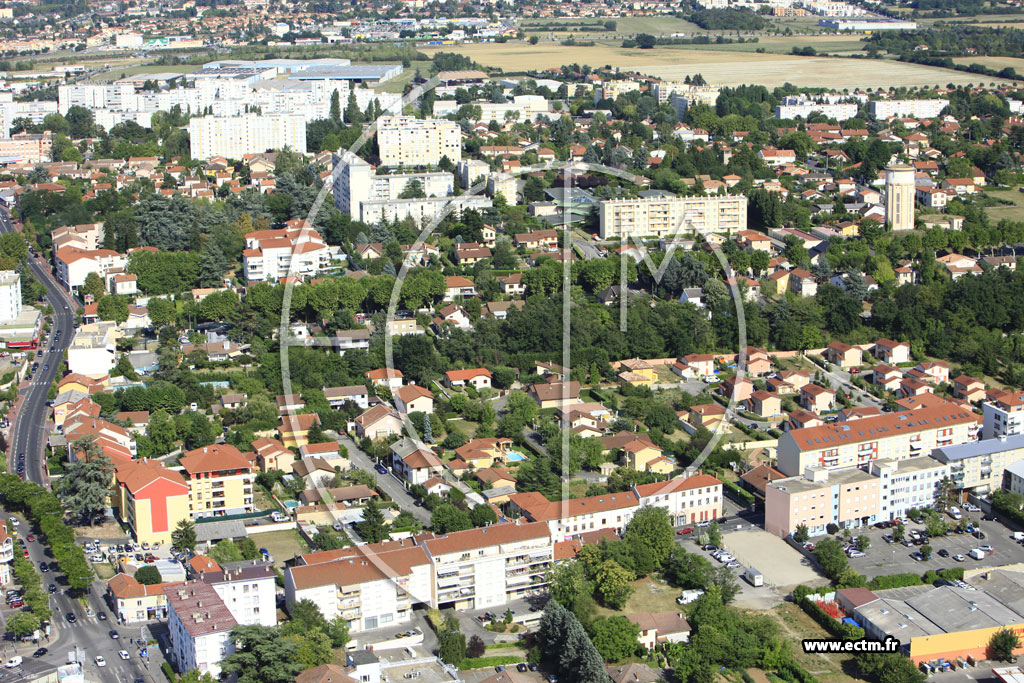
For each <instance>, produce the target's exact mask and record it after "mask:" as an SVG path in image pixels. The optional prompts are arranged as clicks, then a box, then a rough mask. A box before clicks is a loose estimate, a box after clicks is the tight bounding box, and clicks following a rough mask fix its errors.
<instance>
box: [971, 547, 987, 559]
mask: <svg viewBox="0 0 1024 683" xmlns="http://www.w3.org/2000/svg"><path fill="white" fill-rule="evenodd" d="M967 554H968V555H970V556H971V557H972V558H974V559H975V560H983V559H985V551H984V550H978V549H977V548H971V552H969V553H967Z"/></svg>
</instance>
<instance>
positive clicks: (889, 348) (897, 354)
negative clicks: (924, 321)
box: [871, 337, 910, 365]
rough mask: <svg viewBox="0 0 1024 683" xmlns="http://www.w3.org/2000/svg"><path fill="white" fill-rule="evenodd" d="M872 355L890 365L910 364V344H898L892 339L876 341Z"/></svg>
mask: <svg viewBox="0 0 1024 683" xmlns="http://www.w3.org/2000/svg"><path fill="white" fill-rule="evenodd" d="M871 354H872V355H873V356H874V357H875V358H877V359H879V360H880V361H882V362H883V363H888V364H889V365H898V364H900V363H909V362H910V344H908V343H906V342H897V341H893V340H892V339H886V338H884V337H883V338H881V339H876V340H875V345H874V346H872V347H871Z"/></svg>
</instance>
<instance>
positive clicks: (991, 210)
mask: <svg viewBox="0 0 1024 683" xmlns="http://www.w3.org/2000/svg"><path fill="white" fill-rule="evenodd" d="M985 194H986V195H987V196H989V197H991V198H993V199H998V200H1000V201H1003V202H1011V204H1009V205H1006V204H1000V205H996V206H987V207H985V213H987V214H988V217H989V218H990V219H992V220H993V221H1000V220H1002V219H1004V218H1006V219H1009V220H1011V221H1024V193H1022V192H1019V191H1018V188H1016V187H1014V188H1011V189H999V190H995V189H988V190H985Z"/></svg>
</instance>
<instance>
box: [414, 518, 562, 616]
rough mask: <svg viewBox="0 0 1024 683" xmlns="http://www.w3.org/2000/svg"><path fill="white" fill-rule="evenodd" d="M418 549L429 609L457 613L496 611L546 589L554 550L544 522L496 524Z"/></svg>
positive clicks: (445, 537) (442, 538) (425, 543)
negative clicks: (427, 574) (426, 566)
mask: <svg viewBox="0 0 1024 683" xmlns="http://www.w3.org/2000/svg"><path fill="white" fill-rule="evenodd" d="M421 545H422V546H423V548H424V550H425V551H426V554H427V557H429V558H430V561H431V566H432V569H433V574H434V586H433V591H434V592H433V596H432V604H433V605H435V606H437V607H439V608H446V607H452V608H454V609H457V610H463V609H481V608H484V607H499V606H501V605H505V604H507V603H509V602H510V601H512V600H515V599H518V598H522V597H525V596H526V595H529V594H530V593H533V592H535V591H537V590H539V589H541V588H542V587H543V586H546V585H547V580H546V575H547V572H548V570H549V569H550V568H551V566H552V563H553V562H554V552H555V546H554V542H553V541H552V537H551V535H550V534H549V532H548V526H547V524H544V523H539V522H538V523H533V524H495V525H492V526H488V527H483V528H481V529H470V530H469V531H460V532H457V533H452V534H445V535H442V536H435V537H433V538H425V539H424V540H422V541H421Z"/></svg>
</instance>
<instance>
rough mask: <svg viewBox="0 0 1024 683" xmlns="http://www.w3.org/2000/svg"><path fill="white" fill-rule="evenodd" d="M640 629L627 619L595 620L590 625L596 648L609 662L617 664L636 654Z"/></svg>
mask: <svg viewBox="0 0 1024 683" xmlns="http://www.w3.org/2000/svg"><path fill="white" fill-rule="evenodd" d="M639 633H640V629H638V628H637V626H636V624H634V623H633V622H631V621H630V620H629V619H627V618H626V617H620V616H614V617H608V618H604V617H602V618H601V619H595V620H594V623H592V624H591V625H590V638H591V641H592V642H593V643H594V647H596V648H597V651H598V652H600V653H601V656H602V657H604V658H605V659H606V660H608V661H609V662H617V661H619V660H620V659H625V658H626V657H630V656H632V655H634V654H636V651H637V640H636V639H637V636H638V635H639Z"/></svg>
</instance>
